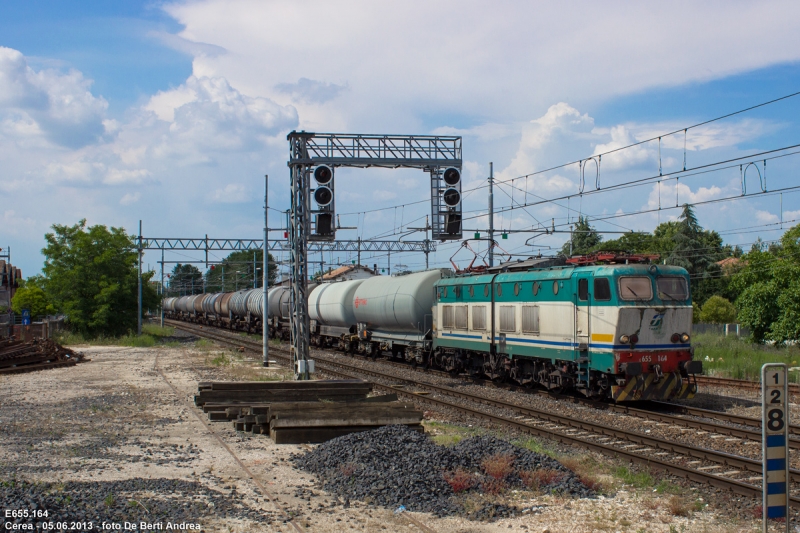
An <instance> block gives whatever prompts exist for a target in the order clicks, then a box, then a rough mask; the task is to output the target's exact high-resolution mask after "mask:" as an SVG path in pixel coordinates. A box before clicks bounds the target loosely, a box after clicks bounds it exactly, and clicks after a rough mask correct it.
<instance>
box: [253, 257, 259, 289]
mask: <svg viewBox="0 0 800 533" xmlns="http://www.w3.org/2000/svg"><path fill="white" fill-rule="evenodd" d="M253 288H254V289H257V288H258V274H257V273H256V253H255V252H253Z"/></svg>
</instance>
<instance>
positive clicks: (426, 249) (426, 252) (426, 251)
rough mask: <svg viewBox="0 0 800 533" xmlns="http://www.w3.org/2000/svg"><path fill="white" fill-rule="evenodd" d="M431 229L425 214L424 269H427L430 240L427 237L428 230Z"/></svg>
mask: <svg viewBox="0 0 800 533" xmlns="http://www.w3.org/2000/svg"><path fill="white" fill-rule="evenodd" d="M429 229H431V222H430V220H428V215H425V270H428V254H430V253H431V241H430V240H429V239H428V230H429Z"/></svg>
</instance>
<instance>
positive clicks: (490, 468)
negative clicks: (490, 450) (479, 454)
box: [481, 453, 514, 480]
mask: <svg viewBox="0 0 800 533" xmlns="http://www.w3.org/2000/svg"><path fill="white" fill-rule="evenodd" d="M481 467H482V468H483V471H484V472H486V475H487V476H489V477H492V478H494V479H497V480H504V479H506V478H507V477H508V476H509V474H511V472H513V471H514V456H513V455H508V454H500V453H498V454H496V455H492V456H491V457H487V458H486V459H484V460H483V461H482V462H481Z"/></svg>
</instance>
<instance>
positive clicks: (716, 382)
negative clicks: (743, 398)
mask: <svg viewBox="0 0 800 533" xmlns="http://www.w3.org/2000/svg"><path fill="white" fill-rule="evenodd" d="M697 384H698V385H701V384H702V385H706V386H709V387H727V388H731V389H742V390H753V391H760V390H761V382H760V381H751V380H748V379H731V378H718V377H711V376H697ZM789 393H790V394H800V384H798V383H789Z"/></svg>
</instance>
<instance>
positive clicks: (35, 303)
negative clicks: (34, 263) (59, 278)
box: [11, 276, 56, 317]
mask: <svg viewBox="0 0 800 533" xmlns="http://www.w3.org/2000/svg"><path fill="white" fill-rule="evenodd" d="M43 285H44V280H43V279H42V278H41V277H40V276H31V277H30V278H28V279H27V280H26V281H25V282H23V283H20V287H19V289H17V291H16V293H14V297H13V298H12V299H11V309H12V310H13V311H14V312H15V313H16V314H18V315H19V314H22V310H23V309H27V310H29V311H30V312H31V317H36V316H42V315H52V314H54V313H55V312H56V308H55V306H54V305H53V303H52V302H51V301H50V298H48V297H47V294H46V293H45V292H44V289H43Z"/></svg>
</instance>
